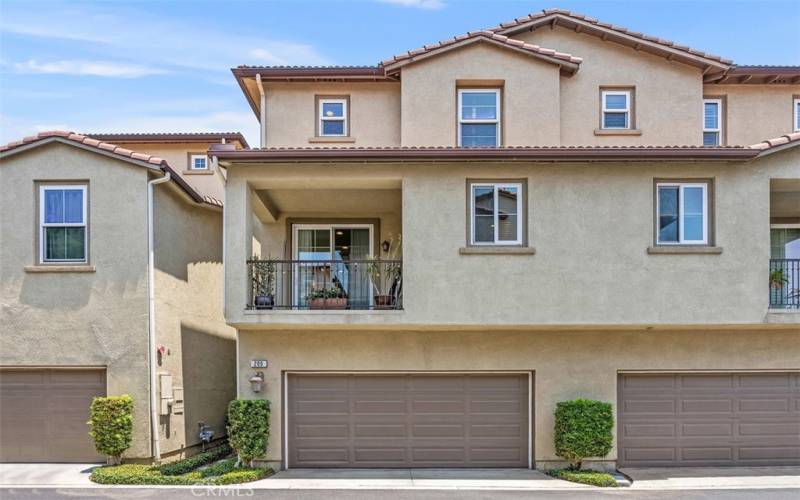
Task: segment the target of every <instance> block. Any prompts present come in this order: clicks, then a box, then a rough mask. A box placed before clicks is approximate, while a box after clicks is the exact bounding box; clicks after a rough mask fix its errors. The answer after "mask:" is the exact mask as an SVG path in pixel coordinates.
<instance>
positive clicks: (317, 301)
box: [306, 286, 347, 309]
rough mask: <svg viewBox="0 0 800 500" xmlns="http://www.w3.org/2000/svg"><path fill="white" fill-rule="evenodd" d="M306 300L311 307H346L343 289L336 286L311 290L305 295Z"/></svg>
mask: <svg viewBox="0 0 800 500" xmlns="http://www.w3.org/2000/svg"><path fill="white" fill-rule="evenodd" d="M306 302H307V303H308V307H309V308H311V309H345V308H346V307H347V297H346V296H345V294H344V290H342V289H341V288H339V287H336V286H332V287H326V288H320V289H317V290H312V291H311V292H310V293H309V294H308V295H306Z"/></svg>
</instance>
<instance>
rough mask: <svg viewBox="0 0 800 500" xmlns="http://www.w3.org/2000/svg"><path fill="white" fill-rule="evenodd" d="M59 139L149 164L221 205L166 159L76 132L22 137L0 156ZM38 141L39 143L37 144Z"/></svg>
mask: <svg viewBox="0 0 800 500" xmlns="http://www.w3.org/2000/svg"><path fill="white" fill-rule="evenodd" d="M52 141H60V142H64V143H67V144H69V143H72V144H75V145H78V146H88V147H89V149H96V150H97V151H99V152H103V153H108V154H111V155H112V156H116V157H118V158H119V159H121V160H125V161H132V162H134V163H137V164H139V165H145V166H150V167H151V168H154V169H158V170H161V171H163V172H165V173H166V172H169V174H170V179H171V180H172V181H174V182H175V184H177V185H178V187H180V188H181V189H182V190H183V191H184V192H185V193H186V194H187V195H189V197H190V198H192V199H193V200H194V201H195V202H197V203H207V204H210V205H215V206H220V207H221V206H222V202H221V201H219V200H217V199H215V198H212V197H210V196H202V195H201V194H200V193H198V192H197V191H196V190H195V189H194V188H192V187H191V186H190V185H189V184H188V183H187V182H186V181H185V180H184V179H183V178H182V177H181V176H180V175H178V173H177V172H175V170H173V169H172V167H170V166H169V163H167V161H166V160H164V159H163V158H159V157H158V156H153V155H149V154H146V153H137V152H135V151H131V150H130V149H125V148H122V147H119V146H117V145H116V144H110V143H107V142H102V141H100V140H98V139H93V138H91V137H88V136H86V135H83V134H76V133H75V132H69V131H65V130H50V131H47V132H39V133H38V134H36V135H31V136H28V137H24V138H23V139H21V140H19V141H13V142H9V143H8V144H5V145H2V146H0V156H5V155H6V154H7V153H11V152H14V150H16V149H19V148H22V147H23V146H28V145H34V146H37V145H42V144H46V143H47V142H52ZM37 143H39V144H37Z"/></svg>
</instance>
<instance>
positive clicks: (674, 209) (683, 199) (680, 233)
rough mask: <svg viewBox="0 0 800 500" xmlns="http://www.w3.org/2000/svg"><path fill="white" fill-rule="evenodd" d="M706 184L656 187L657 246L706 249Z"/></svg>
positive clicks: (707, 215)
mask: <svg viewBox="0 0 800 500" xmlns="http://www.w3.org/2000/svg"><path fill="white" fill-rule="evenodd" d="M708 190H709V183H708V182H659V183H657V184H656V225H657V227H656V243H657V244H659V245H707V244H708V243H709V237H708V226H709V222H708V221H709V206H708Z"/></svg>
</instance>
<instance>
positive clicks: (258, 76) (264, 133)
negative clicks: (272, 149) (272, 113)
mask: <svg viewBox="0 0 800 500" xmlns="http://www.w3.org/2000/svg"><path fill="white" fill-rule="evenodd" d="M256 84H257V85H258V93H259V94H260V95H261V107H260V110H259V111H260V112H259V122H260V123H261V147H262V148H265V147H267V92H266V91H265V90H264V84H263V83H261V74H260V73H257V74H256Z"/></svg>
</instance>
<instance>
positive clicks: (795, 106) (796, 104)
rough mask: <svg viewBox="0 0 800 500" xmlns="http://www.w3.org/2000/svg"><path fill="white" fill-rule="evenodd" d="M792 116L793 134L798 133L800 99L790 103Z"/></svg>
mask: <svg viewBox="0 0 800 500" xmlns="http://www.w3.org/2000/svg"><path fill="white" fill-rule="evenodd" d="M792 106H793V108H792V110H793V113H792V115H793V116H794V123H793V124H792V129H793V130H794V131H795V132H800V98H795V99H794V101H793V102H792Z"/></svg>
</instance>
